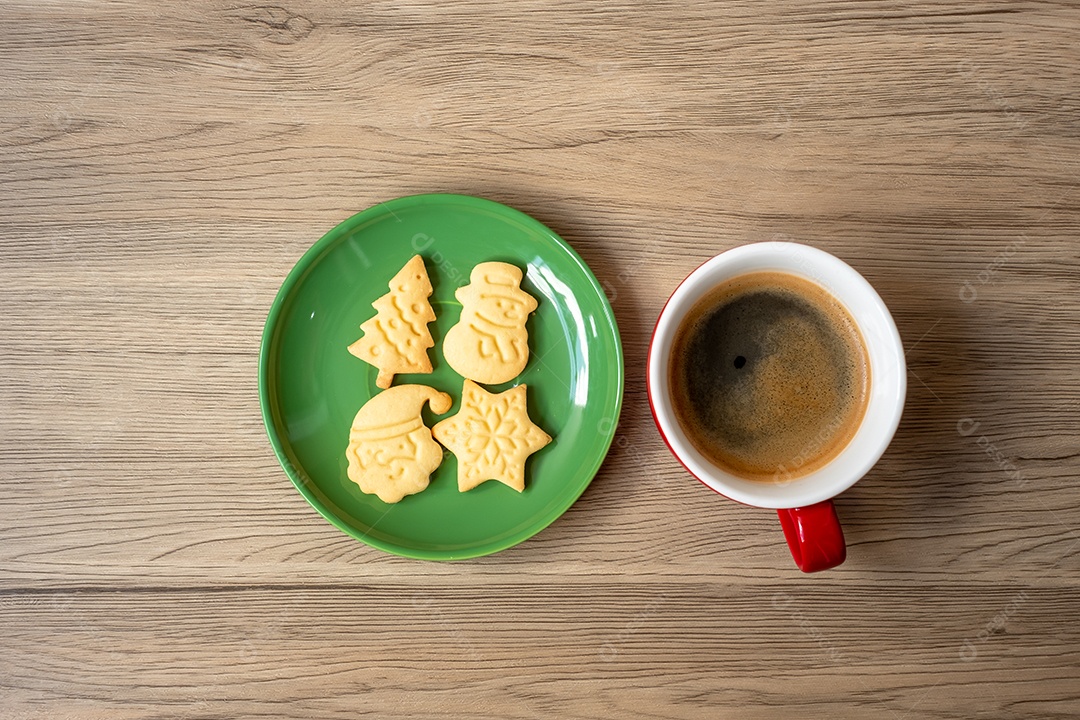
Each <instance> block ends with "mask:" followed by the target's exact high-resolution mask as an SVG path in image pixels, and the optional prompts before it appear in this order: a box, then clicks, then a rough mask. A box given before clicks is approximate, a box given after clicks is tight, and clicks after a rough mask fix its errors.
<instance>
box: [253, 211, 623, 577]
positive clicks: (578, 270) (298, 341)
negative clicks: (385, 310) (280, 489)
mask: <svg viewBox="0 0 1080 720" xmlns="http://www.w3.org/2000/svg"><path fill="white" fill-rule="evenodd" d="M416 254H420V255H422V256H423V258H424V261H425V264H426V265H427V270H428V275H429V276H430V277H431V284H432V286H433V287H434V293H433V294H432V296H431V305H432V307H433V308H434V309H435V313H436V315H437V316H438V317H437V319H436V321H435V322H434V323H432V324H431V325H429V326H428V327H429V328H430V330H431V335H432V337H433V338H434V340H435V347H434V348H432V349H431V351H430V357H431V360H432V364H433V365H434V372H433V373H431V374H428V375H398V376H396V377H395V379H394V384H395V385H402V384H406V383H420V384H424V385H431V386H432V387H434V388H436V389H438V390H442V391H444V392H448V393H450V395H451V396H452V397H453V398H454V407H453V408H451V410H450V413H448V414H446V415H443V416H435V415H433V414H432V413H431V412H430V409H429V408H425V410H424V421H425V422H426V423H427V425H428V426H429V427H430V426H432V425H433V424H434V423H435V422H436V421H438V420H439V419H441V418H442V417H449V416H450V415H451V414H453V413H456V412H457V410H458V406H459V403H460V399H461V386H462V382H463V380H462V378H461V376H460V375H458V374H457V373H455V372H454V371H453V370H452V369H451V368H450V367H449V366H448V365H447V364H446V362H445V361H444V360H443V357H442V351H441V347H442V339H443V338H444V337H445V336H446V332H447V330H449V329H450V328H451V327H452V326H453V325H454V323H456V322H457V320H458V316H459V315H460V312H461V304H460V303H459V302H458V301H457V300H456V299H455V298H454V291H455V290H456V289H457V288H458V287H459V286H461V285H464V284H467V283H468V280H469V272H470V271H471V270H472V267H473V265H475V264H477V263H480V262H484V261H487V260H499V261H503V262H509V263H513V264H514V265H517V266H518V267H520V268H521V269H522V270H524V271H525V280H524V281H523V282H522V288H523V289H524V290H526V291H527V292H528V293H530V294H531V295H533V297H535V298H536V299H537V300H538V301H539V303H540V305H539V307H538V308H537V310H536V312H535V313H533V315H532V316H531V317H530V318H529V321H528V323H527V325H526V327H527V328H528V331H529V347H530V351H531V354H530V358H529V364H528V365H527V366H526V368H525V370H524V371H523V372H522V373H521V375H519V376H518V377H517V378H516V379H514V380H512V381H510V382H508V383H505V384H503V385H496V386H488V389H489V390H495V391H501V390H504V389H507V388H509V387H513V386H514V385H517V384H519V383H526V384H528V386H529V394H528V403H529V414H530V416H531V417H532V419H533V421H534V422H535V423H536V424H537V425H539V426H540V427H541V428H543V429H544V430H545V431H546V432H547V433H548V434H549V435H551V436H552V437H553V438H554V441H553V442H552V443H551V444H550V445H548V446H547V447H545V448H543V449H541V450H539V451H538V452H536V453H535V454H534V455H532V456H531V457H530V458H529V460H528V463H527V464H526V466H525V470H526V474H525V491H524V492H523V493H520V494H519V493H517V492H515V491H514V490H512V489H511V488H509V487H506V486H505V485H503V484H502V483H500V482H497V481H494V480H491V481H488V482H486V483H484V484H482V485H480V486H479V487H478V488H476V489H474V490H471V491H469V492H466V493H461V492H458V489H457V459H456V458H455V457H454V456H453V455H452V454H450V453H449V452H447V453H445V455H444V459H443V463H442V465H440V466H439V468H438V469H437V470H436V471H435V472H434V473H432V476H431V485H430V486H429V487H428V488H427V489H426V490H424V491H423V492H421V493H418V494H416V495H411V496H408V497H406V498H405V499H403V500H402V501H401V502H399V503H397V504H394V505H388V504H385V503H383V502H382V501H381V500H379V499H378V498H377V497H375V496H374V495H365V494H364V493H362V492H360V489H359V488H358V487H357V486H356V485H355V484H354V483H352V482H351V481H350V480H349V479H348V476H347V475H346V472H345V471H346V465H347V463H346V460H345V447H346V446H347V445H348V441H349V428H350V426H351V424H352V419H353V416H354V415H356V412H357V411H358V410H359V409H360V407H361V406H362V405H363V404H364V403H365V402H366V401H367V400H368V399H369V398H371V397H372V396H373V395H374V394H375V393H377V392H379V389H378V388H377V387H376V386H375V375H376V370H375V368H373V367H372V366H370V365H368V364H367V363H365V362H363V361H362V360H359V359H357V358H355V357H353V356H352V355H350V354H349V353H348V352H347V350H346V347H347V346H348V345H349V344H350V343H352V342H353V341H355V340H356V339H357V338H359V337H360V335H361V332H360V323H362V322H363V321H364V320H367V319H368V318H370V317H371V316H372V315H374V314H375V310H374V309H373V308H372V307H371V303H372V301H374V300H375V299H376V298H377V297H379V296H380V295H383V294H385V293H386V292H388V290H387V283H388V282H389V281H390V278H391V277H393V275H394V274H395V273H396V272H397V271H398V270H400V269H401V266H402V265H404V264H405V262H406V261H408V260H409V258H411V257H412V256H413V255H416ZM622 393H623V358H622V346H621V345H620V343H619V331H618V328H617V327H616V325H615V316H614V315H613V313H612V312H611V306H610V304H608V301H607V298H606V297H605V295H604V293H603V291H602V290H601V288H600V285H599V283H598V282H597V281H596V278H595V277H594V276H593V274H592V272H591V271H590V270H589V268H588V266H587V265H586V264H585V262H584V261H583V260H582V259H581V258H580V257H579V256H578V255H577V253H575V252H574V251H573V250H572V249H571V248H570V246H568V245H567V244H566V243H565V242H564V241H563V240H562V239H561V238H559V237H558V236H557V235H556V234H555V233H553V232H552V231H551V230H549V229H548V228H546V227H544V226H543V225H541V224H540V223H539V222H537V221H536V220H534V219H533V218H531V217H529V216H528V215H524V214H522V213H520V212H518V211H517V210H513V209H511V208H508V207H506V206H505V205H500V204H499V203H496V202H492V201H490V200H483V199H481V198H474V197H466V196H462V195H416V196H413V197H404V198H398V199H397V200H393V201H391V202H387V203H383V204H381V205H377V206H375V207H373V208H369V209H368V210H365V211H364V212H362V213H360V214H358V215H354V216H353V217H351V218H349V219H348V220H346V221H345V222H343V223H341V224H340V225H338V226H337V227H335V228H334V229H333V230H331V231H330V232H329V233H327V234H326V235H325V236H323V238H322V239H321V240H319V241H318V242H317V243H315V244H314V245H313V246H312V247H311V249H310V250H308V251H307V252H306V253H305V254H304V256H303V257H302V258H300V262H298V263H297V264H296V267H294V268H293V269H292V272H290V273H289V276H288V277H287V278H286V279H285V282H284V284H283V285H282V286H281V290H280V291H279V292H278V295H277V298H275V300H274V304H273V305H272V306H271V307H270V315H269V317H268V318H267V320H266V329H265V330H264V332H263V339H262V348H261V350H260V354H259V399H260V402H261V404H262V414H263V421H264V422H265V423H266V430H267V433H268V434H269V435H270V442H271V443H272V444H273V446H274V451H275V452H276V453H277V457H278V460H280V461H281V465H282V467H283V468H284V469H285V472H286V473H288V475H289V477H290V478H291V479H292V481H293V483H294V484H295V485H296V487H297V489H298V490H299V491H300V492H301V494H303V496H304V497H305V498H307V500H308V502H310V503H311V504H312V505H313V506H314V507H315V509H316V510H318V511H319V512H320V513H321V514H322V515H323V516H324V517H325V518H326V519H327V520H329V521H330V522H331V523H333V524H334V525H336V526H337V527H338V528H340V529H341V530H343V531H345V532H346V533H348V534H350V535H352V536H353V537H355V538H357V539H359V540H362V541H364V542H365V543H367V544H369V545H372V546H374V547H377V548H380V549H382V550H386V551H387V552H391V553H395V554H398V555H404V556H406V557H413V558H422V559H428V560H459V559H464V558H470V557H477V556H480V555H487V554H489V553H493V552H498V551H499V550H504V549H506V548H508V547H511V546H513V545H516V544H517V543H519V542H521V541H523V540H525V539H527V538H529V537H531V536H532V535H535V534H536V533H538V532H540V531H541V530H543V529H544V528H545V527H547V526H548V525H549V524H551V523H552V522H553V521H554V520H555V519H556V518H557V517H559V516H560V515H562V514H563V512H565V511H566V509H567V508H568V507H570V505H571V504H573V502H574V501H575V500H576V499H577V498H578V496H580V495H581V493H582V492H583V491H584V490H585V488H586V487H587V486H588V484H589V482H590V481H591V480H592V478H593V476H594V475H595V474H596V471H597V470H598V469H599V468H600V464H601V463H602V462H603V460H604V456H605V455H607V451H608V448H609V447H610V445H611V440H612V438H613V437H614V435H615V426H616V423H617V421H618V418H619V410H620V407H621V405H622Z"/></svg>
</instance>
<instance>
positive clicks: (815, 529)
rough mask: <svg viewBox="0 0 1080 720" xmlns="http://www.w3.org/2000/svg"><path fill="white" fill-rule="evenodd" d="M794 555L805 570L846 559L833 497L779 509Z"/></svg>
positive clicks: (831, 565) (820, 567)
mask: <svg viewBox="0 0 1080 720" xmlns="http://www.w3.org/2000/svg"><path fill="white" fill-rule="evenodd" d="M776 514H777V515H779V516H780V527H782V528H783V529H784V537H785V538H786V539H787V544H788V547H789V548H790V549H791V556H792V557H793V558H795V564H796V565H798V566H799V569H800V570H802V571H803V572H805V573H812V572H818V571H819V570H828V569H829V568H833V567H836V566H837V565H839V564H840V563H842V562H844V558H846V557H847V546H846V545H845V544H844V531H843V530H842V529H840V520H839V518H837V517H836V508H834V507H833V504H832V500H826V501H824V502H819V503H816V504H814V505H807V506H806V507H798V508H788V509H785V510H777V511H776Z"/></svg>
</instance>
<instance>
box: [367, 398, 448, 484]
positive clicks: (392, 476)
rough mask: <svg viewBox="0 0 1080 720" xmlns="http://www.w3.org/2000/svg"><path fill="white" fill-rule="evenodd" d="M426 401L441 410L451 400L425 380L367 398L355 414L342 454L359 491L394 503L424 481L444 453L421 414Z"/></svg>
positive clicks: (446, 407) (436, 409) (440, 412)
mask: <svg viewBox="0 0 1080 720" xmlns="http://www.w3.org/2000/svg"><path fill="white" fill-rule="evenodd" d="M424 403H431V409H432V411H434V412H435V413H436V414H438V415H442V414H443V413H445V412H448V411H449V410H450V406H451V405H452V404H453V401H452V400H451V399H450V396H449V395H447V394H446V393H444V392H439V391H438V390H435V389H434V388H430V387H427V386H426V385H398V386H397V387H392V388H390V389H389V390H385V391H383V392H381V393H379V394H378V395H376V396H375V397H373V398H371V399H370V400H368V401H367V402H366V403H364V406H363V407H362V408H360V412H358V413H356V418H355V419H354V420H353V424H352V429H351V430H350V432H349V446H348V448H346V450H345V457H346V459H347V460H348V461H349V468H348V475H349V479H350V480H352V481H353V482H354V483H356V484H357V485H359V486H360V490H361V492H364V493H367V494H368V495H377V496H378V497H379V499H380V500H382V501H383V502H385V503H396V502H398V501H399V500H401V499H402V498H403V497H405V496H406V495H413V494H415V493H418V492H420V491H421V490H423V489H425V488H426V487H427V486H428V478H429V476H430V475H431V473H432V472H433V471H434V470H435V468H437V467H439V464H440V463H441V462H442V458H443V452H442V448H441V447H439V444H438V443H437V442H435V441H434V440H433V439H432V437H431V431H430V430H429V429H428V428H427V426H426V425H424V421H423V419H422V418H421V417H420V411H421V410H422V409H423V407H424Z"/></svg>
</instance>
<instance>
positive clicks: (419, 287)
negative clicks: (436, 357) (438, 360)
mask: <svg viewBox="0 0 1080 720" xmlns="http://www.w3.org/2000/svg"><path fill="white" fill-rule="evenodd" d="M430 296H431V281H430V280H429V279H428V274H427V269H426V268H424V259H423V258H422V257H420V256H419V255H414V256H413V258H412V260H410V261H409V262H407V263H405V267H403V268H401V270H399V271H398V274H397V275H395V276H394V278H393V280H391V281H390V292H388V293H387V294H386V295H383V296H382V297H380V298H379V299H378V300H376V301H375V302H373V303H371V305H372V307H374V308H375V309H376V310H378V314H377V315H375V317H373V318H371V319H370V320H368V321H367V322H365V323H364V324H363V325H361V326H360V329H361V330H363V331H364V336H363V337H362V338H360V339H359V340H357V341H356V342H354V343H353V344H352V345H350V346H349V352H350V353H352V354H353V355H355V356H356V357H358V358H360V359H361V360H363V361H364V362H367V363H370V364H372V365H374V366H375V367H377V368H379V375H378V377H377V378H376V379H375V384H376V385H378V386H379V387H381V388H383V389H384V390H385V389H386V388H388V387H390V384H391V383H392V382H393V381H394V375H396V374H397V373H429V372H431V359H430V358H429V357H428V354H427V349H428V348H429V347H431V346H432V345H434V344H435V342H434V341H433V340H432V339H431V333H430V332H429V331H428V327H427V324H428V323H429V322H431V321H432V320H434V319H435V311H434V310H432V309H431V303H429V302H428V298H429V297H430Z"/></svg>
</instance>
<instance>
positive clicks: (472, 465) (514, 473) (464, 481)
mask: <svg viewBox="0 0 1080 720" xmlns="http://www.w3.org/2000/svg"><path fill="white" fill-rule="evenodd" d="M431 434H432V435H434V436H435V439H436V440H438V441H439V442H440V443H442V444H443V445H445V446H446V447H447V448H448V449H449V450H450V451H451V452H452V453H454V455H455V456H456V457H457V461H458V490H459V491H461V492H465V491H466V490H472V489H473V488H474V487H476V486H477V485H479V484H480V483H482V482H485V481H487V480H498V481H499V482H501V483H503V484H504V485H507V486H508V487H512V488H514V489H515V490H517V491H518V492H521V491H522V490H524V489H525V460H526V459H527V458H528V457H529V456H530V455H532V454H533V453H534V452H536V451H537V450H539V449H540V448H542V447H544V446H545V445H547V444H548V443H549V442H551V437H550V436H549V435H548V434H547V433H546V432H544V431H543V430H541V429H540V428H539V427H537V426H536V425H535V424H534V423H533V421H532V420H530V419H529V412H528V410H527V409H526V407H525V386H524V385H518V386H517V387H515V388H511V389H510V390H507V391H506V392H502V393H498V394H495V393H489V392H488V391H487V390H485V389H484V388H482V387H480V386H479V385H477V384H476V383H474V382H473V381H472V380H466V381H465V384H464V386H463V387H462V388H461V409H460V410H458V412H457V414H456V415H454V416H453V417H450V418H447V419H446V420H442V421H440V422H438V423H436V424H435V427H433V428H432V429H431Z"/></svg>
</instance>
